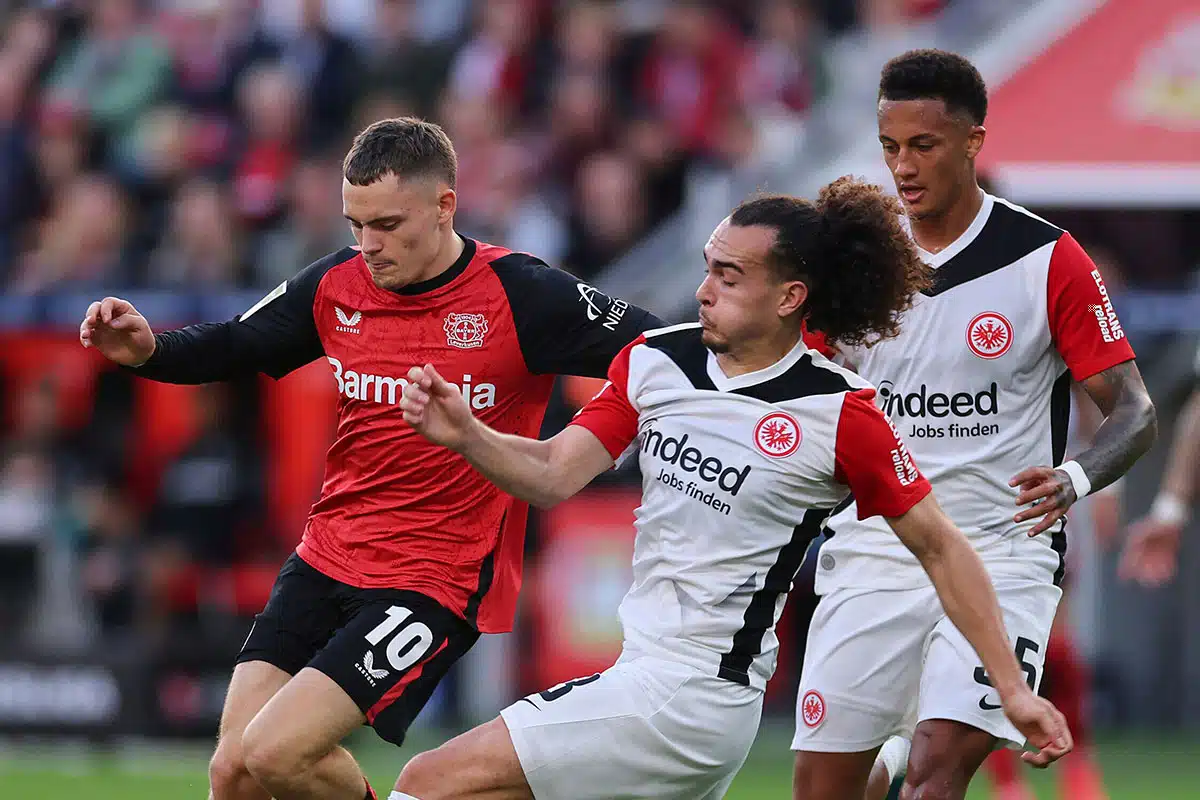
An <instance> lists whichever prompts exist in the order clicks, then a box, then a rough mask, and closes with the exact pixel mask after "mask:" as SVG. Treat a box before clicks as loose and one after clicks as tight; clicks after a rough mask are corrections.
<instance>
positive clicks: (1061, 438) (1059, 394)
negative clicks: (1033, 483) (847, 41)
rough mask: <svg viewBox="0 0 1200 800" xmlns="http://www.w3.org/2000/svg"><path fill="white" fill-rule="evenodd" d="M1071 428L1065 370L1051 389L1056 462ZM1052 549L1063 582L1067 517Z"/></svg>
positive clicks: (1063, 455)
mask: <svg viewBox="0 0 1200 800" xmlns="http://www.w3.org/2000/svg"><path fill="white" fill-rule="evenodd" d="M1070 428H1071V373H1070V372H1063V374H1062V375H1060V376H1058V380H1056V381H1055V382H1054V387H1053V388H1052V389H1051V390H1050V453H1051V457H1052V458H1053V462H1052V463H1054V464H1061V463H1062V462H1063V459H1064V458H1066V455H1067V432H1068V431H1069V430H1070ZM1050 549H1052V550H1053V551H1054V552H1055V553H1058V569H1056V570H1055V571H1054V585H1055V586H1058V585H1060V584H1061V583H1062V579H1063V576H1064V575H1065V574H1066V572H1067V519H1066V517H1064V518H1063V523H1062V525H1060V526H1059V528H1058V530H1056V531H1055V532H1054V533H1052V534H1050Z"/></svg>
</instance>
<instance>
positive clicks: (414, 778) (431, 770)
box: [396, 748, 454, 800]
mask: <svg viewBox="0 0 1200 800" xmlns="http://www.w3.org/2000/svg"><path fill="white" fill-rule="evenodd" d="M447 760H448V759H446V758H445V757H444V755H443V753H442V749H441V748H439V749H437V750H430V751H429V752H427V753H418V754H417V755H416V756H415V757H413V758H412V759H410V760H409V762H408V763H407V764H405V765H404V769H403V770H401V771H400V777H399V778H397V779H396V791H398V792H401V793H403V794H407V795H411V796H413V797H415V798H417V800H442V798H444V797H449V796H450V795H449V794H448V793H447V791H448V790H450V789H453V788H454V787H453V786H451V785H450V783H449V781H448V780H447V769H446V762H447Z"/></svg>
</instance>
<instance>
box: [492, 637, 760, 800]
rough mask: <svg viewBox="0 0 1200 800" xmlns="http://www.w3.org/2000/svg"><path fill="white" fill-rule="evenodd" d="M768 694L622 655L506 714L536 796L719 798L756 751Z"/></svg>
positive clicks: (557, 799)
mask: <svg viewBox="0 0 1200 800" xmlns="http://www.w3.org/2000/svg"><path fill="white" fill-rule="evenodd" d="M762 697H763V695H762V692H760V691H758V690H756V689H752V688H750V687H747V686H740V685H738V684H736V683H732V682H730V681H727V680H724V679H722V678H717V677H716V676H712V675H706V674H704V673H702V672H700V671H699V670H697V669H696V668H694V667H689V666H685V665H682V664H678V663H676V662H672V661H663V660H661V659H658V658H651V657H647V656H641V657H629V656H622V658H621V660H619V661H618V662H617V663H616V664H614V665H613V666H612V667H610V668H609V669H607V670H605V671H604V672H602V673H600V674H599V675H598V676H592V677H586V678H580V679H576V680H574V681H568V682H567V683H565V684H560V685H559V686H557V687H555V688H553V689H548V690H547V691H544V692H540V693H538V694H532V695H530V696H529V697H526V698H523V699H521V700H519V701H517V702H516V703H514V704H513V705H511V706H509V707H508V708H506V709H504V710H503V711H502V712H500V716H501V717H502V718H503V719H504V722H505V724H506V725H507V726H508V732H509V735H510V736H512V742H513V747H514V748H515V749H516V751H517V758H518V759H519V760H520V762H521V768H522V769H523V770H524V771H525V779H526V780H527V781H528V782H529V787H530V789H532V790H533V796H534V797H535V798H537V800H589V798H595V799H596V800H617V799H618V798H629V800H649V799H650V798H678V800H718V799H719V798H721V797H723V796H724V795H725V792H726V791H727V790H728V789H729V784H730V783H732V782H733V777H734V775H736V774H737V771H738V770H739V769H741V766H742V763H743V762H744V761H745V760H746V756H747V755H748V754H749V752H750V746H751V745H752V744H753V743H754V737H755V735H756V734H757V733H758V723H759V718H760V717H761V715H762Z"/></svg>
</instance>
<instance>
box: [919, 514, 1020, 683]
mask: <svg viewBox="0 0 1200 800" xmlns="http://www.w3.org/2000/svg"><path fill="white" fill-rule="evenodd" d="M939 538H940V539H941V540H942V541H941V542H940V544H939V546H938V547H937V548H935V549H933V550H931V551H930V552H926V553H920V554H918V557H919V558H920V559H921V564H922V566H924V567H925V571H926V572H927V573H928V574H929V578H930V580H931V581H933V585H934V588H935V589H936V590H937V593H938V599H939V600H941V603H942V607H943V608H944V609H945V611H946V616H947V617H949V618H950V621H951V622H953V623H954V625H955V627H957V628H958V629H959V631H961V632H962V634H963V636H965V637H966V639H967V641H968V642H970V643H971V646H972V647H973V648H974V649H975V652H976V653H977V654H978V655H979V659H980V661H982V662H983V667H984V669H985V670H987V674H988V676H989V678H990V679H991V682H992V686H994V687H995V688H996V690H997V691H998V692H999V693H1000V696H1001V698H1004V697H1007V696H1009V695H1010V694H1011V693H1012V692H1014V691H1016V690H1018V689H1019V688H1020V685H1021V684H1023V683H1024V677H1023V673H1022V672H1021V668H1020V665H1019V664H1018V663H1017V660H1016V657H1015V656H1014V655H1013V649H1012V644H1011V643H1010V642H1009V640H1008V635H1007V633H1006V632H1005V627H1004V618H1003V616H1002V615H1001V613H1000V606H999V604H998V602H997V600H996V593H995V591H994V590H993V588H992V581H991V578H989V577H988V574H987V570H985V569H984V566H983V562H982V561H981V560H980V558H979V555H978V554H977V553H976V552H975V551H974V550H973V549H972V548H971V545H970V543H969V542H968V541H967V539H966V537H965V536H963V535H962V534H961V533H959V532H958V531H955V532H954V533H953V534H950V535H946V536H944V537H939Z"/></svg>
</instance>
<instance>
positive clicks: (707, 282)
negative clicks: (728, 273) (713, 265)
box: [696, 275, 712, 305]
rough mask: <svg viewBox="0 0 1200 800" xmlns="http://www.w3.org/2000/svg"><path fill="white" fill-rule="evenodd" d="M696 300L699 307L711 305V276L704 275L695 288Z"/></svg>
mask: <svg viewBox="0 0 1200 800" xmlns="http://www.w3.org/2000/svg"><path fill="white" fill-rule="evenodd" d="M696 300H697V301H698V302H699V303H700V304H701V305H710V304H711V303H712V275H705V276H704V280H702V281H700V285H699V286H697V287H696Z"/></svg>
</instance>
